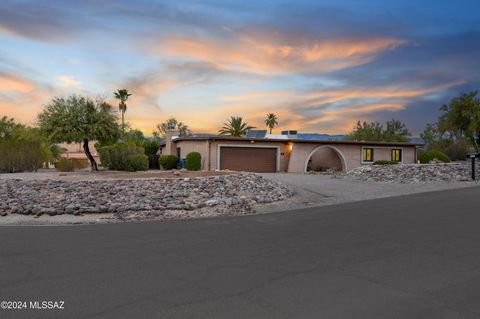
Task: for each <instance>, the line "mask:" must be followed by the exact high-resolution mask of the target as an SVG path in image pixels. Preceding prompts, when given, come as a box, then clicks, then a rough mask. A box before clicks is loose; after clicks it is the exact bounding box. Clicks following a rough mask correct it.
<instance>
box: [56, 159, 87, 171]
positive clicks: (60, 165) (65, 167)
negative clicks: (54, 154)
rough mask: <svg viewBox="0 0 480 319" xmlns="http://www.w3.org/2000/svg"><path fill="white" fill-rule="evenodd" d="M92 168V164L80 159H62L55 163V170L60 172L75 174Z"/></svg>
mask: <svg viewBox="0 0 480 319" xmlns="http://www.w3.org/2000/svg"><path fill="white" fill-rule="evenodd" d="M89 166H90V162H89V161H88V160H85V159H79V158H61V159H60V160H58V161H57V162H55V168H56V170H57V171H59V172H73V171H74V170H76V169H84V168H87V167H89Z"/></svg>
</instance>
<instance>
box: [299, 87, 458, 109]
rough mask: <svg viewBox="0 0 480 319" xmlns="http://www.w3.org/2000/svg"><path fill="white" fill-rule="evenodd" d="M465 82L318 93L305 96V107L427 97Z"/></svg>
mask: <svg viewBox="0 0 480 319" xmlns="http://www.w3.org/2000/svg"><path fill="white" fill-rule="evenodd" d="M464 83H465V81H455V82H451V83H444V84H440V85H436V86H431V87H426V88H419V89H404V88H400V87H395V86H387V87H382V88H375V89H368V88H364V89H361V90H359V89H354V90H348V89H341V90H330V91H328V90H327V91H320V92H314V93H310V94H307V95H306V96H305V97H306V99H307V100H308V103H306V105H307V106H313V105H320V104H327V103H334V102H338V101H341V100H347V99H359V98H390V99H391V98H412V97H416V96H422V95H428V94H431V93H434V92H437V91H441V90H444V89H447V88H450V87H454V86H458V85H461V84H464Z"/></svg>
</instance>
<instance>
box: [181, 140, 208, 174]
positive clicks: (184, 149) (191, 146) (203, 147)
mask: <svg viewBox="0 0 480 319" xmlns="http://www.w3.org/2000/svg"><path fill="white" fill-rule="evenodd" d="M208 142H209V141H178V142H175V143H174V146H175V149H173V150H172V152H173V154H174V155H176V148H180V158H183V159H184V158H186V157H187V154H188V153H190V152H198V153H200V155H201V156H202V170H204V169H205V170H206V169H208Z"/></svg>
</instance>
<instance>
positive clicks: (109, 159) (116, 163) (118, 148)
mask: <svg viewBox="0 0 480 319" xmlns="http://www.w3.org/2000/svg"><path fill="white" fill-rule="evenodd" d="M98 153H99V154H100V162H101V164H102V165H103V166H104V167H108V169H112V170H119V171H125V170H127V168H128V169H129V170H131V169H132V168H133V167H143V164H139V165H137V164H132V163H133V162H137V161H140V162H142V163H144V162H145V161H146V162H147V169H148V158H147V156H146V155H145V154H144V153H145V151H144V149H143V147H141V146H137V145H135V144H133V143H116V144H113V145H109V146H103V147H100V148H99V149H98ZM130 155H143V159H141V160H140V157H136V158H135V159H129V156H130ZM142 170H143V169H142Z"/></svg>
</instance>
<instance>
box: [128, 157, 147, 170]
mask: <svg viewBox="0 0 480 319" xmlns="http://www.w3.org/2000/svg"><path fill="white" fill-rule="evenodd" d="M125 170H126V171H129V172H136V171H146V170H148V157H147V155H145V154H130V155H128V156H127V158H126V160H125Z"/></svg>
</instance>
